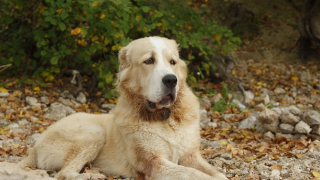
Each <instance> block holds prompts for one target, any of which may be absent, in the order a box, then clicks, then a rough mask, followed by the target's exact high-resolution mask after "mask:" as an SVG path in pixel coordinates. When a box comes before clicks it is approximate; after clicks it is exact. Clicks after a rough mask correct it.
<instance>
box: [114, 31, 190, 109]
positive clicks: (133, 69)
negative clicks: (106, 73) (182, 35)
mask: <svg viewBox="0 0 320 180" xmlns="http://www.w3.org/2000/svg"><path fill="white" fill-rule="evenodd" d="M119 62H120V64H119V69H120V72H119V74H118V87H119V89H120V90H121V87H125V88H126V89H127V90H129V91H131V92H132V93H135V94H138V95H141V96H142V97H143V98H144V99H145V103H147V105H148V108H149V109H150V110H153V109H162V108H164V107H165V108H168V107H170V106H171V105H172V104H173V103H174V101H175V100H176V99H177V95H178V91H179V89H180V88H181V87H182V86H183V85H184V83H185V80H186V64H185V62H184V61H182V60H181V59H180V58H179V52H178V45H177V43H176V42H175V41H174V40H169V39H166V38H160V37H148V38H142V39H138V40H135V41H132V42H131V43H130V44H129V45H128V46H126V47H123V48H122V49H121V50H120V53H119Z"/></svg>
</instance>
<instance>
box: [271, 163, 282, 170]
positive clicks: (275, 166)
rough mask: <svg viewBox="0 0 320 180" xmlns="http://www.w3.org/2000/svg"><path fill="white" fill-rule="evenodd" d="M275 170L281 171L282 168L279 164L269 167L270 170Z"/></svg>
mask: <svg viewBox="0 0 320 180" xmlns="http://www.w3.org/2000/svg"><path fill="white" fill-rule="evenodd" d="M275 169H276V170H279V171H281V170H282V166H281V165H279V164H272V165H271V170H275Z"/></svg>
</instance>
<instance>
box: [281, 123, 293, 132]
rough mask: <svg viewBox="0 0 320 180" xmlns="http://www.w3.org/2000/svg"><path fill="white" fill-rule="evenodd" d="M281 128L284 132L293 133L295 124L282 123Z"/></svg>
mask: <svg viewBox="0 0 320 180" xmlns="http://www.w3.org/2000/svg"><path fill="white" fill-rule="evenodd" d="M279 129H280V131H281V132H282V133H285V134H291V133H293V130H294V126H292V125H291V124H280V126H279Z"/></svg>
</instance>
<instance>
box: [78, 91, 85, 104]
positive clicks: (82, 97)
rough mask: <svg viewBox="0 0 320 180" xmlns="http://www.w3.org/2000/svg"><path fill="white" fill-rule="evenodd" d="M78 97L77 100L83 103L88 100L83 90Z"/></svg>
mask: <svg viewBox="0 0 320 180" xmlns="http://www.w3.org/2000/svg"><path fill="white" fill-rule="evenodd" d="M76 99H77V101H79V102H80V103H82V104H83V103H86V102H87V98H86V95H84V93H83V92H80V93H79V94H78V96H77V98H76Z"/></svg>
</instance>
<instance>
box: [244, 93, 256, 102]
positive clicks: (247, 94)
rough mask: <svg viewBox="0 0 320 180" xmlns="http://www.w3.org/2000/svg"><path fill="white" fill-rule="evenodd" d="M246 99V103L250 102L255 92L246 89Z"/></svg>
mask: <svg viewBox="0 0 320 180" xmlns="http://www.w3.org/2000/svg"><path fill="white" fill-rule="evenodd" d="M244 94H245V99H244V103H247V104H250V103H251V102H252V101H253V99H254V94H253V92H251V91H245V92H244Z"/></svg>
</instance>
